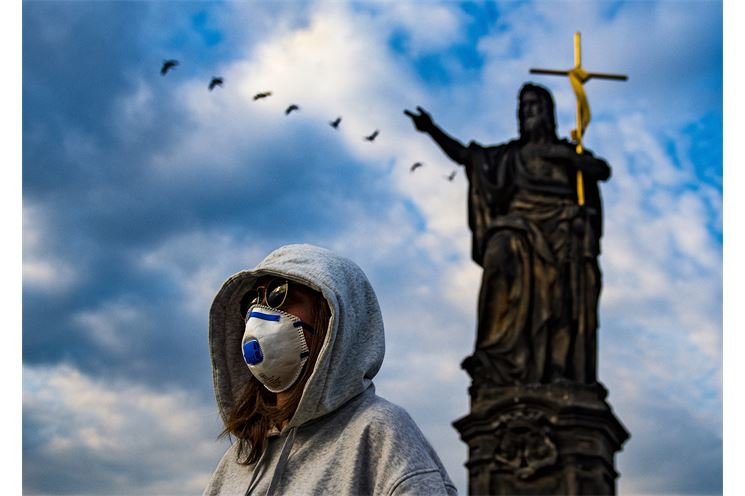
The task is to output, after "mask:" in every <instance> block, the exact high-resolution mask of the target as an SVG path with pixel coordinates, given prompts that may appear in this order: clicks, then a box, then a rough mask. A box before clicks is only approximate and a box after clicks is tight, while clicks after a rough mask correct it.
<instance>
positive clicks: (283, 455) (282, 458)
mask: <svg viewBox="0 0 745 496" xmlns="http://www.w3.org/2000/svg"><path fill="white" fill-rule="evenodd" d="M296 430H297V427H293V428H292V429H290V431H289V432H288V433H287V439H285V442H284V444H283V445H282V451H281V452H280V454H279V460H277V466H276V467H275V468H274V473H273V474H272V480H271V482H270V483H269V488H268V489H267V490H266V496H270V495H271V494H272V493H273V492H274V490H275V489H276V487H277V484H278V483H279V480H280V478H281V476H282V472H284V470H285V466H286V465H287V458H288V457H289V456H290V450H291V449H292V445H293V443H294V442H295V431H296ZM268 451H269V450H268V449H266V450H264V452H263V453H262V454H261V457H260V458H259V461H258V462H256V466H255V467H254V470H253V473H252V474H251V481H250V482H249V483H248V488H247V489H246V494H245V496H251V493H253V490H254V489H256V485H257V484H258V482H259V478H260V475H262V474H263V473H264V471H265V470H266V468H267V467H266V466H264V465H268V457H267V452H268ZM265 462H267V463H265Z"/></svg>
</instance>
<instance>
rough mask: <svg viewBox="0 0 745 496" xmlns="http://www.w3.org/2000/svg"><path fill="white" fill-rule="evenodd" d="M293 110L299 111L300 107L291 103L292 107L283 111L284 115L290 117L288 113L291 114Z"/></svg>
mask: <svg viewBox="0 0 745 496" xmlns="http://www.w3.org/2000/svg"><path fill="white" fill-rule="evenodd" d="M293 110H300V107H298V106H297V105H295V104H294V103H293V104H292V105H290V106H289V107H287V110H285V115H290V112H292V111H293Z"/></svg>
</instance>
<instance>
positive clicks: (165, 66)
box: [160, 59, 178, 76]
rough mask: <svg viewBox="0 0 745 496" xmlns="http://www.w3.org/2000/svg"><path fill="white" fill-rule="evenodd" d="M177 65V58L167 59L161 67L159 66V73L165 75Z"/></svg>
mask: <svg viewBox="0 0 745 496" xmlns="http://www.w3.org/2000/svg"><path fill="white" fill-rule="evenodd" d="M177 65H178V60H176V59H168V60H164V61H163V67H161V68H160V75H161V76H165V75H166V73H167V72H168V71H170V70H171V69H173V68H174V67H176V66H177Z"/></svg>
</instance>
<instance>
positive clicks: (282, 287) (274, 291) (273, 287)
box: [266, 281, 287, 308]
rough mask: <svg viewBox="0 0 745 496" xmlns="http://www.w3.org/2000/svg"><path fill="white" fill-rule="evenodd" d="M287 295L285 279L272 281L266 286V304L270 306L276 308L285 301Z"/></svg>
mask: <svg viewBox="0 0 745 496" xmlns="http://www.w3.org/2000/svg"><path fill="white" fill-rule="evenodd" d="M286 297H287V281H277V282H276V283H275V282H272V283H271V284H269V286H268V287H267V288H266V304H267V305H269V306H270V307H272V308H278V307H280V306H281V305H282V303H284V302H285V298H286Z"/></svg>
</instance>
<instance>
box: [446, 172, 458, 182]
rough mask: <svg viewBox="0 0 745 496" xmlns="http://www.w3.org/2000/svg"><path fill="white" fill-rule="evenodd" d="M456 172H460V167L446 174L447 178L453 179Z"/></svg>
mask: <svg viewBox="0 0 745 496" xmlns="http://www.w3.org/2000/svg"><path fill="white" fill-rule="evenodd" d="M456 172H458V169H456V170H454V171H453V172H451V173H450V175H449V176H445V179H447V180H448V181H452V180H453V178H454V177H455V173H456Z"/></svg>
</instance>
